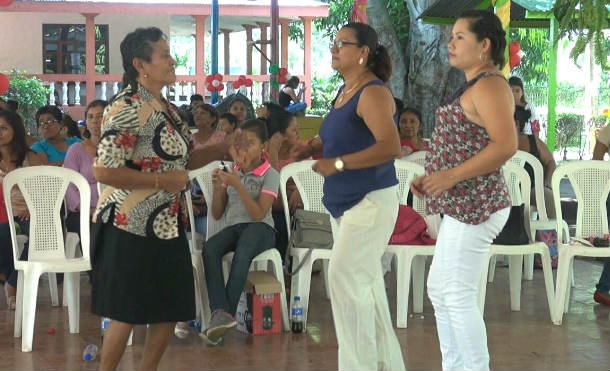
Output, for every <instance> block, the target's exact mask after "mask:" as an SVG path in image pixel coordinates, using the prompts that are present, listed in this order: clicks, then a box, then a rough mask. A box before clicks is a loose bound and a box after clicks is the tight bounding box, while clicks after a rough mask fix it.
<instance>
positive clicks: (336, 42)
mask: <svg viewBox="0 0 610 371" xmlns="http://www.w3.org/2000/svg"><path fill="white" fill-rule="evenodd" d="M344 45H357V46H362V44H360V43H356V42H352V41H343V40H333V41H331V42H330V44H328V47H329V48H330V49H332V48H333V47H335V48H337V49H341V48H342V47H343V46H344Z"/></svg>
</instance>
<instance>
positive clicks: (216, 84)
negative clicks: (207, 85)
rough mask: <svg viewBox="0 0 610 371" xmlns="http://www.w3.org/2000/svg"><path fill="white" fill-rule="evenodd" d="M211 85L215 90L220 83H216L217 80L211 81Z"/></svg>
mask: <svg viewBox="0 0 610 371" xmlns="http://www.w3.org/2000/svg"><path fill="white" fill-rule="evenodd" d="M212 85H213V86H214V87H215V88H217V87H218V85H220V81H218V80H213V81H212Z"/></svg>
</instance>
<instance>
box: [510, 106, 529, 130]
mask: <svg viewBox="0 0 610 371" xmlns="http://www.w3.org/2000/svg"><path fill="white" fill-rule="evenodd" d="M530 117H532V111H530V110H528V109H525V108H523V107H521V106H519V105H515V115H514V118H515V121H517V123H518V124H519V133H522V132H523V128H524V127H525V123H526V122H527V121H528V120H529V119H530Z"/></svg>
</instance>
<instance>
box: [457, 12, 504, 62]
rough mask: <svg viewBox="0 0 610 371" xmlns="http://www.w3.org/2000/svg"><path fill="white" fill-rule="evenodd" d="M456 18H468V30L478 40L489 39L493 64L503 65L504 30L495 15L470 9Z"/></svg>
mask: <svg viewBox="0 0 610 371" xmlns="http://www.w3.org/2000/svg"><path fill="white" fill-rule="evenodd" d="M458 19H468V20H469V21H470V22H469V23H470V27H469V29H470V32H472V33H474V34H475V35H476V36H477V40H478V41H483V40H484V39H486V38H487V39H489V42H490V55H491V60H492V61H493V62H494V64H495V65H497V66H500V67H502V66H503V65H504V52H505V50H506V32H505V31H504V28H502V22H501V21H500V18H498V16H497V15H495V14H493V13H491V12H488V11H486V10H476V9H471V10H467V11H465V12H463V13H462V14H460V16H459V17H458Z"/></svg>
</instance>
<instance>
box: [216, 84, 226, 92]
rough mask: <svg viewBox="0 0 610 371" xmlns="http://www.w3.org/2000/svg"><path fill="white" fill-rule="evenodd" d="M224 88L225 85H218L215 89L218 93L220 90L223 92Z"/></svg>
mask: <svg viewBox="0 0 610 371" xmlns="http://www.w3.org/2000/svg"><path fill="white" fill-rule="evenodd" d="M224 88H225V84H223V83H220V84H219V85H218V89H217V90H218V91H221V90H224Z"/></svg>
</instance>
